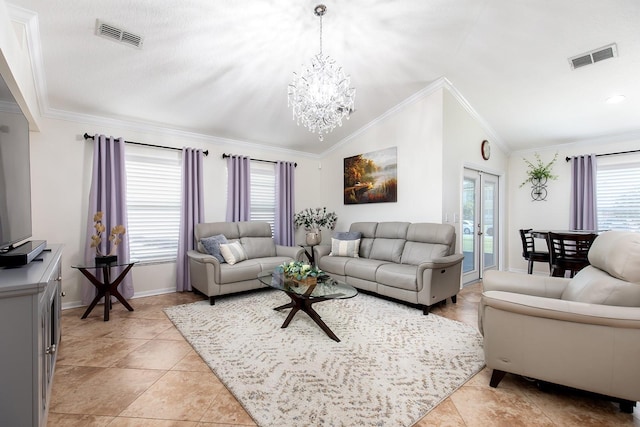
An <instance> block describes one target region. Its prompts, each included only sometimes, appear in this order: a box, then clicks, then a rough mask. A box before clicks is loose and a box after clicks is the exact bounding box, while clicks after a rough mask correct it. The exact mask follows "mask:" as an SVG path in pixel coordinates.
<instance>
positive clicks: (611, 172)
mask: <svg viewBox="0 0 640 427" xmlns="http://www.w3.org/2000/svg"><path fill="white" fill-rule="evenodd" d="M639 184H640V163H628V164H616V165H602V166H601V165H600V164H598V173H597V184H596V186H597V189H596V194H597V196H596V197H597V204H598V213H597V215H598V230H633V231H640V185H639Z"/></svg>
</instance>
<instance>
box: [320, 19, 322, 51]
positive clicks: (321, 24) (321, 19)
mask: <svg viewBox="0 0 640 427" xmlns="http://www.w3.org/2000/svg"><path fill="white" fill-rule="evenodd" d="M320 55H322V15H320Z"/></svg>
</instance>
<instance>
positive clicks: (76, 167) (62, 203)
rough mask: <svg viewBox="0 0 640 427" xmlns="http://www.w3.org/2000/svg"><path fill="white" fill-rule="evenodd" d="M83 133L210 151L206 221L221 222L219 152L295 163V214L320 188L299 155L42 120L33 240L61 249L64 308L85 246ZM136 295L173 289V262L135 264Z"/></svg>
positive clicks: (74, 294) (34, 152)
mask: <svg viewBox="0 0 640 427" xmlns="http://www.w3.org/2000/svg"><path fill="white" fill-rule="evenodd" d="M85 132H88V133H90V134H93V133H101V134H105V135H113V136H116V137H120V136H122V137H124V138H125V139H126V140H130V141H139V142H145V143H150V144H155V145H165V146H171V147H178V148H181V147H182V146H189V147H195V148H202V149H208V150H209V156H208V157H205V159H204V169H205V171H204V187H205V220H206V221H224V219H225V212H226V179H227V178H226V161H224V160H222V158H221V156H222V153H225V152H226V153H233V154H242V155H249V156H251V157H254V158H259V159H264V160H285V161H295V162H297V163H298V167H297V168H296V204H297V206H296V210H300V209H303V208H304V207H307V206H308V203H310V202H311V200H314V194H315V193H316V192H317V191H318V188H319V186H320V184H319V183H320V174H319V171H318V169H317V164H318V160H317V159H316V158H314V157H311V156H303V155H300V154H299V153H286V152H274V151H273V150H271V151H269V150H264V149H262V150H260V149H257V148H255V147H253V146H249V145H240V146H239V145H233V144H229V143H226V144H225V143H219V142H217V141H216V140H213V139H212V140H208V141H207V140H206V139H204V138H188V137H184V136H182V137H176V136H173V135H168V134H162V133H150V132H146V133H143V132H139V131H133V130H131V129H124V128H118V127H115V126H114V127H97V126H95V125H88V124H84V123H79V122H72V121H62V120H53V119H43V120H42V122H41V132H31V134H30V138H31V142H30V143H31V147H30V148H31V181H32V182H31V187H32V205H33V208H32V209H33V238H34V239H42V240H47V241H48V242H50V243H62V244H64V245H65V249H64V254H63V291H64V292H65V293H66V296H65V297H64V299H63V304H65V306H67V307H68V306H73V305H76V304H79V302H80V300H81V287H80V286H81V283H82V282H84V279H82V276H81V274H80V273H79V272H78V271H77V270H75V269H72V268H70V266H71V265H73V264H77V263H81V262H82V260H83V258H84V255H83V254H84V249H85V247H86V245H88V244H89V239H88V236H86V231H85V229H86V224H87V218H88V215H89V213H88V212H87V210H88V196H89V188H90V185H91V178H90V177H91V168H92V160H91V159H92V153H93V141H92V140H87V141H85V140H84V138H83V137H82V135H83V134H84V133H85ZM133 279H134V287H135V293H136V296H144V295H149V294H154V293H158V292H168V291H172V290H175V282H176V268H175V263H165V264H151V265H139V266H136V267H134V269H133Z"/></svg>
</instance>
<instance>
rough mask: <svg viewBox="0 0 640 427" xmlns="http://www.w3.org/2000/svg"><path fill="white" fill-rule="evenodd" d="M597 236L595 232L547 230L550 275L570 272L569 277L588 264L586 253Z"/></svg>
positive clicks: (562, 274)
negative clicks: (557, 231) (555, 231)
mask: <svg viewBox="0 0 640 427" xmlns="http://www.w3.org/2000/svg"><path fill="white" fill-rule="evenodd" d="M596 237H598V235H597V234H595V233H554V232H551V231H550V232H549V234H548V237H547V245H548V246H549V254H550V261H549V262H550V265H551V275H552V276H556V277H564V275H565V272H567V271H569V272H570V277H573V276H575V274H576V273H577V272H578V271H580V270H582V269H583V268H585V267H586V266H588V265H589V259H588V258H587V254H588V252H589V248H590V247H591V244H592V243H593V241H594V240H595V239H596Z"/></svg>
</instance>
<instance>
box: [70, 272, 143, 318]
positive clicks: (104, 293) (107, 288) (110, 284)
mask: <svg viewBox="0 0 640 427" xmlns="http://www.w3.org/2000/svg"><path fill="white" fill-rule="evenodd" d="M136 262H137V261H129V262H120V263H118V262H114V263H110V264H91V265H72V266H71V268H75V269H78V270H80V272H81V273H82V274H84V276H85V277H86V278H87V279H89V281H90V282H91V284H92V285H93V286H95V287H96V289H97V291H98V293H97V294H96V296H95V298H94V299H93V301H91V304H89V307H88V308H87V310H86V311H85V312H84V314H83V315H82V317H81V319H86V318H87V316H88V315H89V313H91V310H93V309H94V307H95V306H96V305H97V304H98V302H99V301H100V299H101V298H103V297H104V321H105V322H107V321H109V311H110V310H111V296H114V297H116V299H117V300H118V301H120V302H121V303H122V305H123V306H125V307H126V308H127V310H129V311H133V307H131V305H129V303H128V302H127V300H126V299H124V297H123V296H122V294H120V292H119V291H118V286H119V285H120V283H122V280H124V278H125V277H126V276H127V274H128V273H129V271H130V270H131V268H132V267H133V266H134V265H135V264H136ZM115 267H124V269H123V270H122V271H121V272H120V274H119V275H118V277H116V279H115V280H114V281H111V269H112V268H115ZM99 271H101V272H102V280H100V279H98V277H97V273H98V272H99Z"/></svg>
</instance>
